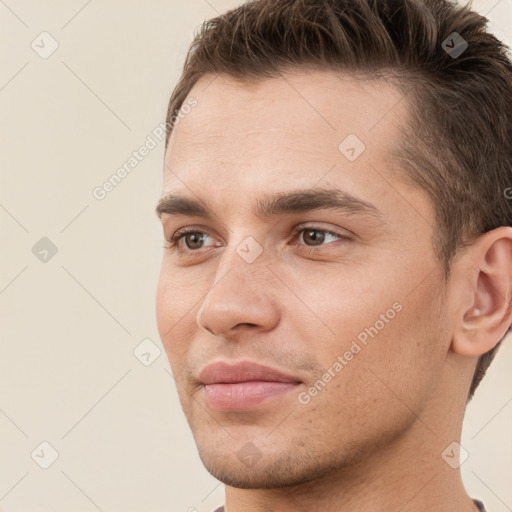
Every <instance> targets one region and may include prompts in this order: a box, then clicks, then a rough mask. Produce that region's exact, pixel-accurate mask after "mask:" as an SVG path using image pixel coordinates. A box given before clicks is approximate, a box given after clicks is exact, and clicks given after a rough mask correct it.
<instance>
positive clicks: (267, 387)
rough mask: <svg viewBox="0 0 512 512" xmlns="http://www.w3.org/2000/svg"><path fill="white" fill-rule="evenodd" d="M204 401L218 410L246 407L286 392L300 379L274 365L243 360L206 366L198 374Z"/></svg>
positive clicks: (294, 386)
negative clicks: (272, 366)
mask: <svg viewBox="0 0 512 512" xmlns="http://www.w3.org/2000/svg"><path fill="white" fill-rule="evenodd" d="M199 381H200V382H201V384H203V387H204V397H205V401H206V403H207V404H208V406H210V407H211V408H213V409H216V410H219V411H235V410H246V409H250V408H252V407H255V406H257V405H258V404H260V403H262V402H268V401H270V400H271V399H274V398H277V397H279V396H282V395H283V394H286V393H289V392H290V391H292V390H295V389H297V387H298V386H299V385H300V384H301V383H302V382H301V381H300V379H298V378H297V377H294V376H291V375H287V374H285V373H283V372H281V371H279V370H277V369H275V368H271V367H269V366H263V365H260V364H257V363H251V362H248V361H242V362H239V363H236V364H228V363H226V362H223V361H219V362H216V363H212V364H210V365H208V366H206V367H205V368H204V369H203V370H202V371H201V373H200V375H199Z"/></svg>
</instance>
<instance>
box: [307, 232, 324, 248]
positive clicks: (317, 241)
mask: <svg viewBox="0 0 512 512" xmlns="http://www.w3.org/2000/svg"><path fill="white" fill-rule="evenodd" d="M325 233H326V231H323V230H321V229H304V230H303V231H302V239H303V240H304V242H306V245H313V246H315V245H322V243H323V242H324V240H325ZM310 242H311V243H310Z"/></svg>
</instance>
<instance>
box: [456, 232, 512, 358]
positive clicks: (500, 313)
mask: <svg viewBox="0 0 512 512" xmlns="http://www.w3.org/2000/svg"><path fill="white" fill-rule="evenodd" d="M457 266H458V267H459V268H458V274H457V277H456V282H455V283H454V286H457V287H462V288H463V289H461V290H459V292H460V293H458V294H457V295H458V296H459V297H464V300H463V301H462V303H461V307H459V308H457V314H458V318H457V319H456V328H455V332H454V335H453V339H452V346H451V348H452V350H453V351H454V352H456V353H458V354H461V355H466V356H479V355H481V354H484V353H485V352H488V351H489V350H491V349H492V348H493V347H495V346H496V345H497V343H498V342H499V341H500V340H501V338H502V337H503V336H504V335H505V333H506V332H507V330H508V328H509V326H510V324H511V322H512V306H511V300H512V227H509V226H502V227H499V228H496V229H493V230H492V231H488V232H487V233H484V234H483V235H481V236H479V237H478V238H477V239H476V240H475V241H474V242H473V243H472V244H471V245H469V246H468V247H467V250H466V252H465V254H464V256H463V257H462V258H461V259H460V260H458V262H457ZM461 269H462V273H461ZM463 274H464V275H463Z"/></svg>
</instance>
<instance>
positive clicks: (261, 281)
mask: <svg viewBox="0 0 512 512" xmlns="http://www.w3.org/2000/svg"><path fill="white" fill-rule="evenodd" d="M227 252H228V249H226V252H225V253H224V254H223V256H222V257H223V260H224V261H223V264H221V265H219V269H218V271H217V272H216V275H215V281H214V283H212V286H211V288H210V291H209V292H208V293H207V295H206V297H205V299H204V301H203V303H202V305H201V307H200V308H199V311H198V312H197V317H196V320H197V324H198V325H199V327H201V328H202V329H205V330H206V331H208V332H210V333H211V334H213V335H215V336H221V337H223V338H226V339H234V338H236V337H237V336H239V335H240V334H242V333H243V332H247V331H248V330H249V331H251V332H254V333H257V332H265V331H270V330H272V329H273V328H274V327H275V326H276V325H277V324H278V323H279V319H280V311H279V308H278V305H277V301H276V297H275V285H276V283H275V282H273V279H272V277H273V274H272V272H270V270H268V269H267V268H266V266H265V264H264V263H263V264H262V262H259V263H258V264H256V263H255V262H253V263H247V262H245V261H244V260H243V259H242V258H240V256H239V255H238V254H237V253H236V252H234V251H233V254H227ZM226 257H228V258H229V262H228V261H227V258H226ZM225 258H226V259H225Z"/></svg>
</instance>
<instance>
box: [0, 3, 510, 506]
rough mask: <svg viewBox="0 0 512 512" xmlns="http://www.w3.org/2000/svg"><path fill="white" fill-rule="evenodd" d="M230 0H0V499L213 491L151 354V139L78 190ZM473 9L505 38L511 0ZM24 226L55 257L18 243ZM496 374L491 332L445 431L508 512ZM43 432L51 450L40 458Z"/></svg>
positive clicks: (502, 382) (138, 131) (61, 500)
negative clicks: (115, 177) (461, 418)
mask: <svg viewBox="0 0 512 512" xmlns="http://www.w3.org/2000/svg"><path fill="white" fill-rule="evenodd" d="M238 3H241V2H237V1H235V0H231V1H227V0H210V1H206V0H188V1H187V2H185V1H180V2H178V1H170V0H168V1H165V2H164V1H154V2H144V3H143V2H142V1H140V2H136V1H134V0H129V1H123V2H121V1H114V0H92V1H88V2H87V1H85V0H72V1H70V0H66V1H64V0H59V1H52V2H50V1H49V0H46V1H42V0H37V1H36V0H33V1H28V0H0V23H1V29H0V34H1V36H0V37H1V38H2V40H1V44H0V52H1V57H2V66H1V67H0V109H1V110H0V119H1V121H2V122H1V127H0V129H1V138H2V144H1V146H0V147H1V162H2V187H1V189H0V229H1V233H2V258H1V262H2V264H1V267H0V306H1V312H2V322H1V358H0V365H1V366H0V386H1V390H2V392H1V395H0V442H1V451H0V453H1V454H2V455H1V457H0V510H3V511H6V512H14V511H16V512H36V511H37V512H50V511H51V512H61V511H69V510H72V511H74V512H81V511H84V512H89V511H91V512H93V511H95V510H100V511H104V512H116V511H122V512H130V511H139V512H140V511H147V512H153V511H154V512H157V511H158V512H160V511H162V512H163V511H183V512H185V511H187V510H189V511H192V510H197V511H200V512H202V511H209V510H211V509H212V508H213V507H214V506H215V505H218V504H220V503H222V502H223V486H222V485H221V484H220V483H219V482H217V481H216V480H215V479H213V478H212V477H211V476H210V475H209V474H208V473H207V472H206V470H205V469H204V468H203V466H202V464H201V462H200V460H199V457H198V455H197V452H196V449H195V445H194V443H193V439H192V436H191V434H190V432H189V430H188V425H187V423H186V420H185V418H184V416H183V414H182V412H181V409H180V407H179V403H178V399H177V394H176V391H175V388H174V381H173V378H172V376H171V374H170V368H169V364H168V362H167V359H166V357H165V354H164V353H163V351H162V353H161V354H160V355H159V356H158V350H159V349H162V347H161V344H160V341H159V337H158V332H157V328H156V322H155V314H154V296H155V285H156V280H157V274H158V270H159V264H160V254H161V246H162V241H161V234H160V227H159V224H158V222H157V220H156V217H155V216H154V214H153V208H154V205H155V202H156V200H157V198H158V195H159V192H160V187H161V182H162V156H163V144H162V143H159V144H158V146H157V147H156V148H154V149H152V150H151V151H150V152H149V154H148V156H146V157H145V158H144V159H143V160H142V161H141V162H140V163H138V165H137V166H136V167H135V168H134V169H133V170H132V171H131V173H130V174H129V175H128V176H126V178H125V179H124V180H123V181H122V182H121V183H120V184H119V185H118V186H117V187H116V188H115V189H114V190H112V191H111V192H110V193H108V194H107V196H106V197H105V198H104V199H103V200H97V199H95V198H94V197H93V195H92V191H93V189H94V188H95V187H97V186H101V185H102V183H104V182H105V181H106V180H107V179H108V178H109V177H110V176H111V175H112V174H113V173H114V172H115V171H116V170H117V169H118V168H119V167H120V166H121V165H123V164H124V163H125V162H126V161H127V159H128V158H129V157H130V155H131V153H132V152H133V151H134V150H137V149H138V148H139V147H140V146H141V145H143V144H144V143H145V141H146V137H147V136H148V135H150V134H151V133H152V131H153V130H154V129H155V128H157V127H158V124H159V123H161V122H162V121H164V120H165V110H166V106H167V101H168V98H169V95H170V93H171V90H172V88H173V85H174V83H175V81H176V79H177V78H178V76H179V73H180V70H181V65H182V62H183V59H184V55H185V51H186V48H187V45H188V44H189V42H190V40H191V36H192V32H193V30H194V29H195V28H196V27H197V26H198V25H199V24H200V23H201V22H202V21H203V20H204V19H205V18H208V17H211V16H213V15H215V14H216V12H217V11H218V12H222V11H224V10H225V9H227V8H229V7H232V6H234V5H236V4H238ZM475 6H476V7H477V8H478V9H479V10H480V11H481V12H482V13H486V12H489V11H490V12H489V16H490V18H491V20H492V21H493V25H492V27H493V30H495V32H496V33H498V35H500V36H501V37H505V38H508V39H509V40H510V39H512V37H511V35H512V23H511V20H512V3H511V0H501V1H498V2H497V1H496V0H492V1H488V2H487V1H482V2H476V3H475ZM43 31H47V32H48V33H49V34H50V35H51V38H53V39H54V40H56V41H57V42H58V45H59V46H58V49H57V50H56V51H55V52H54V53H53V54H52V55H50V56H49V57H48V58H42V57H40V54H38V53H36V51H34V49H32V47H31V43H32V42H33V41H35V42H34V45H35V46H36V48H38V51H39V52H40V53H41V52H44V51H48V50H49V49H51V44H52V40H51V39H50V36H40V34H41V32H43ZM509 44H510V43H509ZM42 237H47V238H49V239H50V240H51V241H52V243H53V244H54V245H55V246H56V248H57V253H56V254H55V255H53V256H52V255H51V252H49V253H47V254H46V253H44V250H45V249H46V250H47V249H48V247H46V246H44V245H43V246H38V247H39V249H38V250H37V251H35V252H36V253H38V252H39V254H38V255H37V257H36V255H35V254H33V252H32V248H33V247H34V245H35V244H36V243H38V241H39V240H40V239H41V238H42ZM40 243H43V244H44V242H40ZM45 257H46V259H47V261H46V262H44V261H40V259H39V258H45ZM148 338H149V339H150V340H152V341H149V342H148V341H146V342H145V343H147V345H143V346H142V348H141V352H143V353H148V352H149V354H150V355H149V356H148V355H146V356H143V357H142V359H143V360H144V358H146V360H147V358H148V357H149V358H151V359H152V358H154V357H156V359H155V360H154V362H152V364H151V365H149V366H145V365H144V364H143V363H142V362H141V361H140V360H139V359H137V358H136V357H135V356H134V353H133V351H134V349H135V348H136V347H137V346H138V345H139V344H140V343H141V342H142V340H144V339H148ZM148 347H149V349H148ZM157 356H158V357H157ZM511 367H512V347H511V342H510V339H508V340H507V342H506V343H505V346H504V347H503V348H502V350H501V352H500V353H499V354H498V356H497V359H496V361H495V363H494V364H493V366H492V367H491V369H490V371H489V374H488V377H487V378H486V379H485V381H484V383H483V384H482V386H481V388H480V389H479V391H478V392H477V396H476V398H475V399H474V401H473V402H472V403H471V405H470V406H469V410H468V414H467V419H466V423H465V426H464V433H463V438H462V445H463V446H464V447H465V449H466V450H467V451H468V452H469V458H468V460H467V461H466V462H464V464H463V465H462V473H463V478H464V482H465V484H466V487H467V489H468V491H469V493H470V494H471V495H472V496H475V497H479V498H481V499H482V500H483V501H484V502H485V503H486V504H487V506H488V510H489V511H490V512H504V511H509V510H512V486H511V485H510V483H511V481H512V434H511V432H512V429H511V427H512V376H511V372H510V368H511ZM43 441H46V442H48V443H49V444H50V445H51V446H52V447H53V448H54V449H55V450H56V452H58V458H57V460H56V461H55V462H54V463H53V464H52V465H51V466H50V467H48V468H47V469H42V467H40V464H45V463H48V462H50V461H51V459H50V457H51V449H49V448H48V447H45V446H44V445H43V446H42V447H41V446H40V443H41V442H43ZM31 454H32V455H31ZM192 507H194V508H192Z"/></svg>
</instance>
